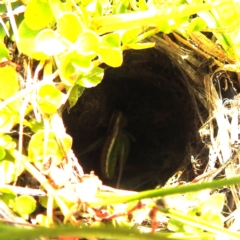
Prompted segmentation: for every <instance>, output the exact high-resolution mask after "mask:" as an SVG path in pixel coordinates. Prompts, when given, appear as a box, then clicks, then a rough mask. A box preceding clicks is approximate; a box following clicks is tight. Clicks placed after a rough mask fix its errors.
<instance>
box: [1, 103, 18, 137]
mask: <svg viewBox="0 0 240 240" xmlns="http://www.w3.org/2000/svg"><path fill="white" fill-rule="evenodd" d="M17 118H19V116H18V114H17V113H16V112H13V111H11V110H10V109H8V108H4V109H1V110H0V133H6V132H10V131H11V129H12V128H13V126H14V124H15V123H16V120H17Z"/></svg>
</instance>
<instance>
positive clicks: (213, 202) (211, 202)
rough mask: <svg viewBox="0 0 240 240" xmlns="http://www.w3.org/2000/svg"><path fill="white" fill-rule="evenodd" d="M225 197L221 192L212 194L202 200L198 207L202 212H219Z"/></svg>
mask: <svg viewBox="0 0 240 240" xmlns="http://www.w3.org/2000/svg"><path fill="white" fill-rule="evenodd" d="M224 201H225V197H224V195H223V194H220V193H219V194H213V195H210V196H209V198H208V199H207V200H206V201H204V202H203V203H202V204H201V205H200V207H201V212H202V214H209V212H211V214H220V213H221V212H222V209H223V206H224Z"/></svg>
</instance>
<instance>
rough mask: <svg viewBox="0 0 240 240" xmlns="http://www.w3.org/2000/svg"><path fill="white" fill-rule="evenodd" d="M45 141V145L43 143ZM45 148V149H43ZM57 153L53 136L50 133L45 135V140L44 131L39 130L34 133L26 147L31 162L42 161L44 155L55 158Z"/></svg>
mask: <svg viewBox="0 0 240 240" xmlns="http://www.w3.org/2000/svg"><path fill="white" fill-rule="evenodd" d="M45 141H47V143H45ZM45 146H46V149H44V147H45ZM57 151H58V144H57V142H56V140H55V134H54V133H53V132H50V133H49V134H48V135H46V139H45V138H44V130H40V131H38V132H37V133H35V134H34V135H33V136H32V138H31V140H30V142H29V146H28V154H29V157H30V158H31V159H32V160H33V161H41V160H43V157H44V153H45V154H46V157H47V156H50V157H51V156H55V155H56V152H57Z"/></svg>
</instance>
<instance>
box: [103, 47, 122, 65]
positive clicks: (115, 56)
mask: <svg viewBox="0 0 240 240" xmlns="http://www.w3.org/2000/svg"><path fill="white" fill-rule="evenodd" d="M99 55H100V58H101V60H102V61H103V62H104V63H106V64H107V65H109V66H111V67H120V66H121V65H122V63H123V55H122V50H121V49H120V48H111V47H100V49H99Z"/></svg>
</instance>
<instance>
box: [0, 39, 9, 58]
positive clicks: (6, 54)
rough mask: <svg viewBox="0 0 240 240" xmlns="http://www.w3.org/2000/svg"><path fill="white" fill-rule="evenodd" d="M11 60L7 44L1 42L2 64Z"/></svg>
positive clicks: (0, 54)
mask: <svg viewBox="0 0 240 240" xmlns="http://www.w3.org/2000/svg"><path fill="white" fill-rule="evenodd" d="M9 59H10V55H9V51H8V49H7V47H6V46H5V44H4V43H3V42H1V41H0V62H2V61H4V60H9Z"/></svg>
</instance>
